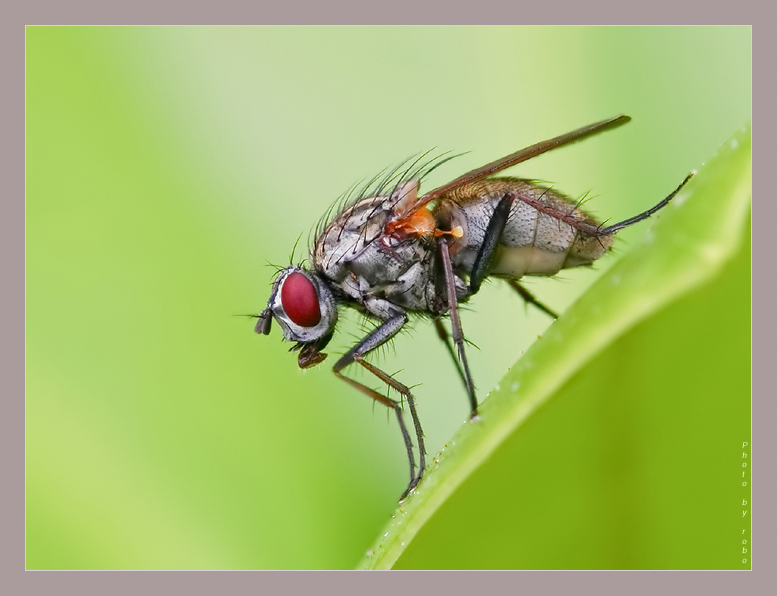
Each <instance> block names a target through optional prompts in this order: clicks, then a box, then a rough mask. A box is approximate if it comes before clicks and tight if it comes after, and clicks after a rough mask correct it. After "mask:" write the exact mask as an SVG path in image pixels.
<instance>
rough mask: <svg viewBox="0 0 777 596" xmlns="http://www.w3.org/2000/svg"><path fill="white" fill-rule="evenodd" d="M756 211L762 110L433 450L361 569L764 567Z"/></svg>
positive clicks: (723, 147)
mask: <svg viewBox="0 0 777 596" xmlns="http://www.w3.org/2000/svg"><path fill="white" fill-rule="evenodd" d="M678 182H679V181H678ZM749 212H750V126H749V124H748V125H747V126H746V127H745V128H743V129H742V130H740V131H738V132H737V133H736V134H735V135H734V136H733V137H732V138H731V139H730V140H729V141H728V142H726V143H725V144H724V145H723V146H721V148H720V149H719V150H718V152H717V153H716V154H715V156H714V157H713V158H712V159H711V160H710V161H709V163H708V164H706V165H704V166H703V167H702V168H701V169H700V171H699V172H698V174H697V175H696V176H695V177H694V178H693V179H692V180H691V181H690V182H689V183H688V184H687V185H686V187H685V188H684V189H683V190H682V191H681V192H680V194H678V196H677V197H675V199H674V200H673V201H672V203H671V204H670V205H669V206H668V207H667V208H665V209H664V210H663V211H661V212H660V214H659V215H658V216H656V217H655V218H654V219H655V221H654V222H652V224H653V225H651V226H650V227H649V229H648V230H647V231H646V232H645V234H644V237H643V238H642V240H641V241H640V242H639V243H637V244H635V245H634V246H633V247H632V249H631V250H630V251H629V252H628V254H626V255H625V256H624V257H623V258H622V259H620V261H619V262H618V263H616V264H615V265H614V266H613V267H612V268H611V269H610V270H609V271H608V272H607V273H606V274H605V275H604V276H603V277H602V278H601V279H599V280H598V281H597V283H595V284H594V286H593V287H591V289H590V290H589V291H588V292H587V293H586V294H585V295H583V296H582V297H581V298H580V299H579V300H578V301H577V302H576V303H575V304H574V305H573V306H572V307H571V308H570V309H569V310H568V312H566V313H565V314H564V315H563V316H562V317H560V318H559V319H558V321H556V322H555V323H554V324H553V325H551V326H550V327H549V329H548V330H547V331H546V333H545V334H544V335H543V336H542V337H541V338H540V339H538V340H537V341H536V342H535V343H534V344H533V345H532V347H531V348H530V349H529V350H528V351H527V352H526V354H525V355H524V356H523V357H522V358H521V359H520V360H519V361H518V362H517V363H516V365H515V366H514V367H513V368H512V369H511V370H510V371H509V372H508V374H507V375H506V376H505V377H504V379H503V380H502V381H501V383H500V384H499V386H498V387H497V388H496V390H495V391H493V392H492V393H491V394H490V395H489V397H488V398H487V399H486V400H484V402H483V404H482V407H481V411H480V413H481V416H480V418H481V419H480V420H479V421H476V422H469V423H467V424H465V425H464V426H463V427H462V428H461V429H460V430H459V431H458V433H457V434H456V435H455V436H454V437H453V438H452V439H451V441H450V442H449V443H448V444H447V445H446V446H445V448H444V449H443V451H442V452H441V453H440V454H438V455H437V456H436V457H434V458H432V460H433V462H432V465H431V467H430V468H429V469H428V471H427V474H426V476H425V478H424V480H423V482H422V483H421V484H420V485H419V486H418V487H417V488H416V489H415V491H414V492H413V494H411V495H410V496H409V497H408V498H407V499H406V500H405V501H404V502H402V503H401V504H400V506H399V508H398V509H397V511H396V512H395V514H394V515H393V516H392V519H391V521H390V523H389V524H388V525H387V526H386V528H385V529H384V530H383V532H382V533H381V536H380V537H379V538H378V539H377V541H376V542H375V543H374V545H373V546H372V548H371V549H370V550H369V551H368V553H367V556H366V557H365V558H364V559H363V561H362V562H361V564H360V568H367V569H387V568H392V567H404V568H749V562H745V563H742V562H741V561H742V558H743V557H746V555H740V554H739V553H740V550H741V548H742V545H741V544H740V542H741V540H740V537H741V536H742V533H741V532H749V530H747V528H749V517H748V516H749V513H744V514H743V512H742V511H741V510H743V509H744V510H746V509H747V507H740V506H739V503H741V502H742V501H740V500H739V499H740V498H741V499H742V500H744V501H746V502H749V486H746V487H743V486H742V481H743V480H742V478H743V476H742V475H743V474H746V470H747V468H742V467H741V463H742V461H743V460H742V457H743V455H742V449H741V447H742V443H744V442H749V432H750V428H749V416H750V414H749V399H750V396H749V325H748V324H749V320H750V311H749V280H750V277H749V276H750V273H749V252H748V249H749V243H748V242H747V241H746V238H747V237H748V235H749V219H748V218H749ZM551 398H552V399H551ZM743 520H744V521H743ZM740 526H741V528H740ZM740 529H741V532H740ZM400 557H401V558H400Z"/></svg>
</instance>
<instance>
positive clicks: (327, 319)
mask: <svg viewBox="0 0 777 596" xmlns="http://www.w3.org/2000/svg"><path fill="white" fill-rule="evenodd" d="M629 120H630V118H629V117H628V116H617V117H615V118H611V119H609V120H603V121H601V122H596V123H594V124H591V125H589V126H585V127H583V128H579V129H577V130H574V131H572V132H569V133H566V134H563V135H561V136H558V137H555V138H552V139H549V140H546V141H542V142H539V143H537V144H535V145H532V146H530V147H527V148H525V149H521V150H519V151H516V152H515V153H513V154H511V155H508V156H506V157H503V158H501V159H498V160H496V161H494V162H491V163H489V164H487V165H485V166H483V167H480V168H478V169H476V170H473V171H471V172H468V173H466V174H464V175H462V176H459V177H458V178H456V179H455V180H453V181H452V182H449V183H448V184H445V185H443V186H440V187H439V188H437V189H435V190H432V191H431V192H428V193H426V194H423V195H421V196H419V189H420V181H421V180H422V179H423V177H424V176H425V175H427V174H428V173H429V172H430V171H431V170H432V169H434V168H436V167H437V166H439V165H440V164H441V163H442V162H441V161H439V160H438V161H437V162H436V163H434V161H432V162H430V163H427V164H424V165H423V166H418V165H417V164H418V163H419V160H417V161H416V162H414V163H412V164H410V165H409V166H408V167H405V166H402V167H403V168H404V169H403V170H400V169H399V168H398V169H395V170H394V171H392V172H390V173H389V174H388V175H387V176H385V177H384V178H383V179H381V180H378V179H377V178H376V181H377V182H374V183H373V184H368V186H367V187H365V188H364V189H363V190H362V191H361V192H358V193H356V195H355V196H349V197H347V199H346V201H345V202H344V203H343V204H341V205H340V206H339V207H338V208H337V210H336V212H335V213H334V215H333V216H327V217H325V218H324V219H323V220H322V222H321V223H320V224H319V227H318V228H317V230H316V233H315V238H314V241H313V243H312V247H311V249H310V257H309V263H310V265H309V267H307V268H305V267H301V266H295V265H291V266H289V267H286V268H284V269H282V270H280V271H279V272H278V274H277V275H276V277H275V280H274V283H273V286H272V292H271V294H270V299H269V301H268V303H267V307H266V308H265V310H264V311H263V312H262V313H261V314H260V315H258V321H257V323H256V332H257V333H262V334H265V335H267V334H269V333H270V327H271V324H272V320H273V319H275V320H276V321H277V322H278V324H279V325H280V326H281V329H282V330H283V336H284V339H285V340H286V341H293V342H296V343H295V345H294V346H293V347H292V348H291V349H292V350H294V351H298V353H299V354H298V364H299V366H300V368H310V367H312V366H315V365H317V364H319V363H321V362H322V361H323V360H324V359H325V358H326V354H325V353H324V352H323V350H324V348H325V347H326V346H327V344H328V343H329V341H330V340H331V339H332V336H333V334H334V331H335V327H336V324H337V314H338V309H339V308H343V307H352V308H355V309H357V310H358V311H360V312H362V313H363V314H365V315H366V316H367V317H368V318H369V319H372V320H373V321H374V322H375V323H376V325H375V327H374V329H373V330H372V331H370V332H369V333H367V335H366V336H365V337H364V338H363V339H361V341H359V342H358V343H357V344H356V345H354V346H353V347H352V348H351V349H350V350H348V352H346V353H345V355H343V356H342V357H341V358H340V359H339V360H338V361H337V362H336V363H335V365H334V367H333V370H334V374H335V375H337V376H338V377H339V378H341V379H342V380H343V381H345V382H346V383H348V384H349V385H350V386H352V387H353V388H355V389H357V390H358V391H360V392H361V393H363V394H364V395H366V396H367V397H370V398H372V399H373V400H375V401H376V402H378V403H380V404H382V405H384V406H386V407H387V408H389V409H391V410H393V411H394V413H395V414H396V417H397V421H398V422H399V428H400V430H401V431H402V438H403V440H404V443H405V449H406V450H407V457H408V460H409V462H410V483H409V484H408V487H407V489H406V490H405V492H404V493H403V495H402V497H403V498H404V496H405V495H407V494H408V492H409V491H411V490H412V489H413V488H414V487H415V486H416V485H417V484H418V482H419V481H420V480H421V477H422V476H423V473H424V469H425V467H426V459H425V455H426V454H425V449H424V440H423V433H422V431H421V423H420V421H419V419H418V414H417V412H416V405H415V397H414V396H413V393H412V392H411V391H410V389H409V388H408V387H407V386H406V385H404V384H402V383H400V382H399V381H398V380H397V379H396V378H394V376H392V375H390V374H388V373H386V372H384V371H383V370H381V369H380V368H378V367H377V366H375V365H374V364H372V363H370V362H369V361H368V360H367V356H368V355H369V354H370V352H372V351H373V350H375V349H376V348H378V347H380V346H382V345H384V344H385V343H386V342H388V341H389V340H390V339H391V338H393V337H394V336H395V335H396V334H397V333H398V332H399V331H400V330H401V329H402V327H403V326H404V325H405V324H406V323H407V322H408V318H409V317H410V316H412V315H422V316H426V317H427V318H429V319H431V320H432V321H433V323H434V325H435V327H436V329H437V332H438V335H439V337H440V338H441V340H442V342H443V344H444V345H445V347H446V349H447V350H448V352H449V353H450V355H451V357H452V358H453V360H454V363H455V364H456V368H457V369H458V371H459V375H460V377H461V379H462V381H463V383H464V386H465V387H466V392H467V395H468V397H469V405H470V417H471V418H474V417H476V416H477V409H478V400H477V396H476V393H475V385H474V383H473V382H472V375H471V373H470V369H469V365H468V363H467V356H466V351H465V339H464V334H463V332H462V327H461V320H460V318H459V305H460V304H462V303H464V302H466V301H467V300H469V299H470V298H471V297H472V296H473V295H474V294H476V293H477V292H478V290H479V289H480V287H481V285H482V283H483V281H484V280H485V279H486V278H487V277H496V278H502V279H504V280H506V281H507V282H508V283H509V284H510V285H511V286H512V287H513V288H514V289H515V290H516V291H517V292H518V293H519V294H520V295H521V296H522V297H523V298H524V299H525V300H526V301H528V302H530V303H532V304H534V305H535V306H537V307H538V308H540V309H542V310H544V311H545V312H546V313H548V314H549V315H551V316H554V317H555V316H556V315H555V313H554V312H553V311H552V310H550V309H549V308H547V307H546V306H544V305H543V304H542V303H540V302H539V301H537V300H536V299H535V298H534V296H532V295H531V294H530V293H529V292H528V291H527V290H526V289H525V288H523V286H521V285H520V284H519V283H518V280H520V279H521V278H522V277H523V276H524V275H535V276H551V275H555V274H556V273H558V272H559V271H560V270H562V269H567V268H570V267H580V266H589V265H591V264H592V263H593V262H594V261H596V260H597V259H598V258H599V257H601V256H602V255H604V254H605V253H606V252H607V251H608V250H609V249H610V247H611V245H612V242H613V236H614V234H615V232H617V231H618V230H620V229H622V228H625V227H627V226H630V225H632V224H634V223H636V222H638V221H641V220H643V219H646V218H648V217H649V216H651V215H652V214H653V213H655V212H656V211H658V210H659V209H661V208H662V207H664V206H665V205H666V204H667V203H669V201H670V200H671V199H672V198H673V197H674V196H675V194H677V192H678V191H679V190H680V188H682V186H683V185H684V184H685V183H686V182H687V181H688V179H689V178H690V176H688V177H687V178H686V179H685V180H684V181H683V183H682V184H680V186H679V187H678V188H677V189H676V190H675V191H674V192H672V193H671V194H670V195H669V196H667V197H666V198H665V199H663V200H662V201H660V202H659V203H658V204H657V205H655V206H654V207H651V208H650V209H648V210H647V211H644V212H642V213H640V214H638V215H635V216H634V217H631V218H629V219H626V220H624V221H621V222H619V223H616V224H613V225H609V226H606V227H605V226H604V225H603V224H600V223H598V222H597V221H596V220H595V219H594V218H593V217H591V216H590V215H588V214H587V213H585V212H584V211H583V210H582V209H581V208H580V205H579V203H577V202H575V201H573V200H571V199H569V198H568V197H566V196H564V195H563V194H561V193H559V192H558V191H556V190H555V189H553V188H550V187H547V186H544V185H542V184H539V183H537V182H535V181H532V180H526V179H521V178H512V177H494V174H496V173H497V172H500V171H502V170H504V169H506V168H508V167H510V166H513V165H515V164H518V163H520V162H523V161H526V160H527V159H530V158H532V157H535V156H537V155H540V154H542V153H545V152H546V151H550V150H551V149H555V148H557V147H561V146H563V145H567V144H569V143H572V142H575V141H578V140H580V139H583V138H586V137H589V136H591V135H593V134H596V133H599V132H602V131H604V130H608V129H611V128H615V127H617V126H621V125H622V124H625V123H626V122H628V121H629ZM419 159H420V158H419ZM448 159H449V158H448ZM445 161H447V159H446V160H445ZM445 317H448V318H449V319H450V327H451V333H450V334H449V333H448V331H447V329H446V327H445V326H444V325H443V323H442V319H443V318H445ZM354 363H355V364H358V365H359V366H362V367H364V368H365V369H367V370H368V371H369V372H370V373H372V374H373V375H375V376H376V377H377V378H378V379H380V381H382V382H383V383H384V384H385V385H386V386H388V387H390V388H391V389H394V390H395V391H397V392H398V393H399V394H400V395H401V396H402V399H404V401H406V402H407V405H408V409H409V411H410V417H411V419H412V423H413V429H412V430H413V434H414V435H415V439H416V441H417V449H418V454H419V465H418V467H417V468H416V462H415V455H414V451H413V442H412V439H411V433H410V432H409V431H408V427H407V426H406V424H405V420H404V417H403V411H402V404H401V403H400V401H397V400H394V399H392V398H390V397H388V395H387V394H386V393H387V392H383V393H381V392H379V391H376V390H374V389H372V388H370V387H368V386H367V385H365V384H363V383H361V382H359V381H356V380H354V379H352V378H350V377H348V376H346V375H345V369H346V368H347V367H348V366H349V365H351V364H354Z"/></svg>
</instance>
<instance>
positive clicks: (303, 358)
mask: <svg viewBox="0 0 777 596" xmlns="http://www.w3.org/2000/svg"><path fill="white" fill-rule="evenodd" d="M326 357H327V354H324V352H319V351H318V349H317V348H316V346H315V345H314V344H308V345H306V346H305V347H304V348H302V350H301V351H300V353H299V356H298V357H297V364H299V367H300V368H313V367H314V366H316V365H317V364H321V363H322V362H323V361H324V360H326Z"/></svg>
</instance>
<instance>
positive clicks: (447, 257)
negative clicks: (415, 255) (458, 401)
mask: <svg viewBox="0 0 777 596" xmlns="http://www.w3.org/2000/svg"><path fill="white" fill-rule="evenodd" d="M438 246H439V250H440V259H441V263H442V270H443V273H444V274H445V287H446V290H447V294H448V309H449V313H450V317H451V332H452V333H453V343H454V344H456V348H457V350H458V353H459V361H460V362H461V369H462V370H463V372H464V375H463V376H464V383H465V385H466V386H467V395H468V396H469V403H470V406H471V408H472V411H471V413H470V419H473V418H476V417H477V415H478V398H477V396H476V395H475V384H474V383H473V382H472V375H471V374H470V372H469V363H468V362H467V354H466V353H465V352H464V333H463V332H462V330H461V320H460V319H459V300H458V298H457V296H456V280H455V276H454V273H453V266H452V265H451V254H450V250H449V249H448V239H447V238H445V237H441V238H440V239H439V241H438ZM437 332H438V333H440V327H438V328H437Z"/></svg>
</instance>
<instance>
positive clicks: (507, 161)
mask: <svg viewBox="0 0 777 596" xmlns="http://www.w3.org/2000/svg"><path fill="white" fill-rule="evenodd" d="M630 120H631V118H630V117H629V116H624V115H621V116H616V117H615V118H610V119H608V120H602V121H601V122H595V123H594V124H589V125H588V126H584V127H582V128H578V129H577V130H573V131H572V132H568V133H566V134H563V135H561V136H558V137H554V138H552V139H548V140H546V141H541V142H539V143H536V144H534V145H532V146H530V147H526V148H525V149H520V150H519V151H516V152H515V153H511V154H510V155H508V156H506V157H502V158H501V159H497V160H496V161H492V162H491V163H489V164H486V165H484V166H482V167H480V168H478V169H476V170H472V171H471V172H467V173H466V174H464V175H463V176H459V177H458V178H456V179H455V180H453V181H452V182H449V183H448V184H445V185H444V186H440V187H439V188H435V189H434V190H432V191H430V192H428V193H426V194H425V195H423V196H422V197H421V198H420V199H418V200H417V201H416V202H414V203H413V204H412V205H408V206H407V207H405V209H404V210H402V211H399V210H398V212H399V213H398V219H399V220H404V219H409V218H410V216H412V215H413V214H414V213H417V212H418V211H419V210H420V209H422V208H423V207H424V206H425V205H427V204H429V203H431V202H432V201H433V200H435V199H436V198H438V197H441V196H443V195H445V194H447V193H449V192H451V191H452V190H455V189H456V188H459V187H460V186H464V185H465V184H469V183H471V182H475V181H477V180H482V179H483V178H488V177H489V176H491V175H493V174H496V173H497V172H500V171H502V170H504V169H506V168H509V167H510V166H514V165H515V164H519V163H521V162H522V161H526V160H527V159H531V158H532V157H536V156H538V155H541V154H543V153H545V152H546V151H550V150H551V149H556V148H557V147H562V146H563V145H568V144H569V143H573V142H575V141H579V140H581V139H583V138H585V137H588V136H590V135H594V134H597V133H599V132H603V131H605V130H609V129H611V128H616V127H618V126H621V125H623V124H626V123H627V122H628V121H630Z"/></svg>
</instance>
